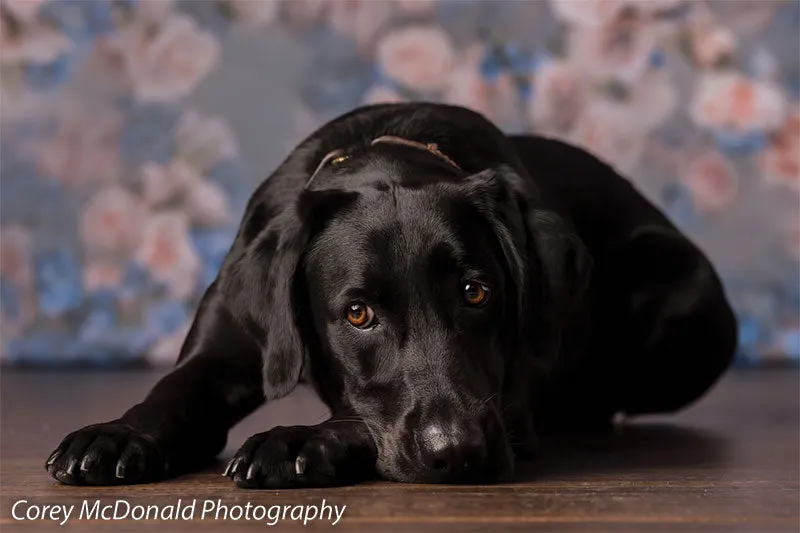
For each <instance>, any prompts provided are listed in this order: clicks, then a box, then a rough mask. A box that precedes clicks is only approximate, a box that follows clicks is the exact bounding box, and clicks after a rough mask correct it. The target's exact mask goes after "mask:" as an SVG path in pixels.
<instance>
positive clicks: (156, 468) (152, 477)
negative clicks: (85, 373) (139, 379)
mask: <svg viewBox="0 0 800 533" xmlns="http://www.w3.org/2000/svg"><path fill="white" fill-rule="evenodd" d="M261 367H262V359H261V355H260V351H259V349H258V347H257V346H256V345H255V344H254V343H253V342H252V341H251V340H250V339H249V338H248V337H247V335H245V334H244V333H242V332H241V330H240V329H239V328H238V327H237V326H236V325H235V324H234V322H233V320H232V319H231V317H230V315H229V314H228V312H227V311H226V310H225V309H224V307H223V306H222V305H221V303H220V298H219V297H218V295H217V294H216V291H215V285H212V286H211V288H209V290H208V291H207V293H206V295H205V296H204V298H203V302H202V303H201V305H200V310H199V311H198V314H197V318H196V319H195V322H194V324H193V326H192V329H191V331H190V333H189V335H188V337H187V339H186V342H185V343H184V346H183V349H182V350H181V357H180V359H179V363H178V367H177V368H176V369H175V370H173V371H172V372H171V373H170V374H168V375H167V376H165V377H164V378H163V379H161V381H159V382H158V383H157V384H156V386H155V387H154V388H153V390H152V391H151V392H150V394H149V395H148V396H147V398H146V399H145V400H144V401H143V402H142V403H140V404H138V405H136V406H135V407H133V408H132V409H130V410H129V411H128V412H126V413H125V414H124V415H123V416H122V417H121V418H119V419H117V420H114V421H112V422H108V423H103V424H95V425H91V426H88V427H85V428H83V429H80V430H78V431H75V432H74V433H71V434H69V435H68V436H67V437H66V438H64V440H63V441H62V442H61V444H60V445H59V446H58V448H57V449H56V450H55V451H54V452H53V454H52V455H51V456H50V458H49V459H48V460H47V463H46V468H47V471H48V472H49V473H50V474H51V475H52V476H53V477H54V478H56V479H57V480H59V481H61V482H62V483H67V484H74V485H80V484H86V485H111V484H132V483H147V482H151V481H157V480H159V479H164V478H167V477H172V476H175V475H178V474H181V473H185V472H189V471H192V470H196V469H198V468H201V467H203V466H205V465H207V464H209V463H210V462H211V461H212V460H213V459H214V457H215V456H216V455H217V454H218V453H219V452H220V451H222V449H223V448H224V447H225V443H226V441H227V435H228V430H229V429H230V427H231V426H232V425H234V424H235V423H236V422H238V421H239V420H241V419H242V418H244V417H245V416H247V414H249V413H250V412H252V411H253V410H255V409H256V408H257V407H258V406H259V405H261V404H262V403H263V402H264V391H263V381H262V371H261Z"/></svg>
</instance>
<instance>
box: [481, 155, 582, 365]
mask: <svg viewBox="0 0 800 533" xmlns="http://www.w3.org/2000/svg"><path fill="white" fill-rule="evenodd" d="M467 181H468V183H470V184H471V186H470V187H471V190H472V191H473V193H472V195H473V196H474V197H475V196H477V197H479V198H483V200H484V201H483V204H484V205H485V207H484V212H485V213H486V214H488V217H489V219H490V221H491V222H492V225H493V226H497V227H499V228H501V229H500V231H499V232H497V233H498V238H499V241H500V243H501V245H502V249H503V253H504V255H505V256H506V260H507V262H508V263H509V265H510V266H511V272H512V274H513V277H514V281H515V285H516V286H517V288H518V295H519V304H520V315H519V316H520V319H521V320H522V321H523V322H525V323H526V324H523V326H522V327H523V328H524V329H527V330H529V331H531V334H532V335H533V336H534V337H537V339H536V341H535V344H536V345H537V346H538V350H537V351H539V352H540V354H539V355H541V356H542V357H544V358H548V359H549V358H551V357H552V356H553V355H555V354H554V353H550V352H556V351H558V348H559V343H560V335H561V330H562V329H563V327H564V325H565V324H566V323H567V322H568V321H569V320H570V319H571V317H572V316H573V314H574V313H575V311H576V309H577V307H578V305H579V303H580V302H581V299H582V298H583V296H584V293H585V291H586V289H587V287H588V283H589V278H590V274H591V269H592V260H591V256H590V255H589V253H588V251H587V249H586V247H585V245H584V244H583V242H582V241H581V239H580V238H579V237H578V235H577V234H576V233H575V231H574V230H573V229H572V228H571V227H570V226H569V225H568V224H567V223H566V222H565V221H564V219H563V218H562V217H561V216H559V215H558V214H557V213H556V212H555V211H553V210H552V209H549V208H548V207H547V206H546V205H544V204H543V200H542V198H541V197H540V194H539V192H538V191H537V190H536V187H535V185H534V183H533V182H532V181H531V180H530V179H529V178H526V177H524V176H521V175H520V174H519V173H517V172H516V171H514V170H513V169H512V168H510V167H508V166H499V167H497V168H493V169H489V170H486V171H484V172H481V173H479V174H476V175H473V176H471V177H470V178H468V180H467ZM531 320H535V321H536V322H538V324H536V323H531ZM534 330H535V331H534ZM541 352H546V353H541Z"/></svg>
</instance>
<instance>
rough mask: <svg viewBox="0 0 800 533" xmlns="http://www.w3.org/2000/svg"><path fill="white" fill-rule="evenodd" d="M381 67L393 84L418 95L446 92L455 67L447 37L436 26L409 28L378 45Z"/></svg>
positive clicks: (450, 43) (402, 29) (398, 31)
mask: <svg viewBox="0 0 800 533" xmlns="http://www.w3.org/2000/svg"><path fill="white" fill-rule="evenodd" d="M377 57H378V63H379V64H380V66H381V68H382V69H383V71H384V73H386V75H387V76H388V77H389V78H391V79H392V80H394V81H396V82H398V83H400V84H401V85H404V86H406V87H408V88H409V89H413V90H417V91H423V92H425V91H435V90H439V89H444V88H446V87H447V86H448V84H449V83H450V76H451V75H452V72H453V68H454V66H455V50H454V49H453V44H452V42H451V41H450V37H449V36H448V35H447V33H446V32H445V31H444V30H443V29H442V28H439V27H436V26H408V27H405V28H400V29H396V30H393V31H391V32H390V33H389V34H387V35H386V36H384V37H383V39H381V40H380V41H379V42H378V46H377Z"/></svg>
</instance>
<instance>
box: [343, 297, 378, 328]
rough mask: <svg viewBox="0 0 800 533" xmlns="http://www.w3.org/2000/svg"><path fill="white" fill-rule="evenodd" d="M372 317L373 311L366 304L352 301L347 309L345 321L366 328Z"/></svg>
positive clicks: (373, 315) (373, 316)
mask: <svg viewBox="0 0 800 533" xmlns="http://www.w3.org/2000/svg"><path fill="white" fill-rule="evenodd" d="M374 318H375V312H374V311H373V310H372V308H371V307H370V306H368V305H365V304H362V303H354V304H350V307H349V308H348V309H347V321H348V322H350V324H351V325H353V326H355V327H357V328H361V329H365V328H368V327H369V326H370V325H371V324H372V321H373V319H374Z"/></svg>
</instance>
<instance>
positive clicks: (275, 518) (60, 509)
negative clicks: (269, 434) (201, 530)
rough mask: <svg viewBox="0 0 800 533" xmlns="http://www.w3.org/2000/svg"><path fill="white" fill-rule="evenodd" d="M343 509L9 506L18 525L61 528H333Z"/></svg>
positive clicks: (218, 504) (88, 503)
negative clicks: (189, 524) (181, 523)
mask: <svg viewBox="0 0 800 533" xmlns="http://www.w3.org/2000/svg"><path fill="white" fill-rule="evenodd" d="M346 508H347V506H346V505H341V506H339V505H332V504H329V503H328V502H327V501H326V500H325V499H323V500H322V501H321V502H320V503H319V504H307V505H291V504H285V505H261V504H253V503H250V502H247V503H246V504H233V505H229V504H226V503H223V501H222V500H219V499H217V500H197V499H192V500H185V501H184V500H182V499H178V500H177V501H175V502H174V503H171V504H132V503H130V502H128V501H126V500H83V502H82V503H81V504H44V503H37V502H32V501H29V500H18V501H16V502H14V504H13V505H12V506H11V518H13V519H14V520H18V521H23V520H24V521H36V520H47V521H51V522H56V523H58V524H59V525H62V526H63V525H65V524H66V523H67V522H71V521H75V520H108V521H111V520H134V521H137V520H148V521H159V520H164V521H167V520H221V521H225V520H233V521H239V520H246V521H255V522H262V523H264V524H265V525H267V526H274V525H277V524H278V523H280V522H282V521H292V522H299V523H302V524H303V525H304V526H307V525H309V524H311V523H313V522H327V523H328V524H330V525H332V526H335V525H336V524H338V523H339V521H340V520H341V519H342V516H344V511H345V509H346Z"/></svg>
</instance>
